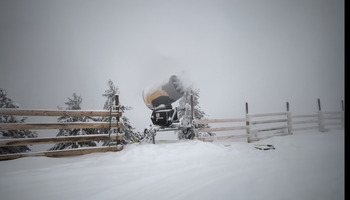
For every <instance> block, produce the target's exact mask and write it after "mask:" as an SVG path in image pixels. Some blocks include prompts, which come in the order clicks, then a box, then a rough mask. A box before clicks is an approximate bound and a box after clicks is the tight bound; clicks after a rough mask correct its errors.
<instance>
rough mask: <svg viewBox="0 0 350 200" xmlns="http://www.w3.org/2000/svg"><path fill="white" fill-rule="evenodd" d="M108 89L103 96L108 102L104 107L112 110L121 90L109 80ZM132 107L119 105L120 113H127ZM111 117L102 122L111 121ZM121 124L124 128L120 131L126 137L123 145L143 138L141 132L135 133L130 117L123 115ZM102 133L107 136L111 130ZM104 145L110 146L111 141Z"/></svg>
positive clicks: (104, 130) (103, 119) (104, 118)
mask: <svg viewBox="0 0 350 200" xmlns="http://www.w3.org/2000/svg"><path fill="white" fill-rule="evenodd" d="M107 85H108V89H107V90H106V91H105V93H104V94H102V96H104V97H106V98H107V99H106V102H105V104H104V106H103V109H104V110H111V106H113V102H114V98H115V95H119V88H118V87H116V86H115V85H114V83H113V81H111V80H109V81H108V83H107ZM131 109H132V107H130V106H124V105H119V111H121V112H123V113H124V112H125V111H126V110H131ZM109 120H110V118H109V117H103V118H102V121H109ZM120 122H122V123H123V127H122V128H121V129H120V132H121V134H123V135H124V137H123V140H122V143H124V144H127V143H129V142H132V141H135V140H137V139H139V138H141V134H140V133H139V132H135V131H134V130H135V128H134V127H133V126H132V125H131V123H130V120H129V118H128V117H126V116H125V115H123V116H122V117H121V119H120ZM101 132H102V133H104V134H107V133H108V132H109V129H102V130H101ZM103 145H109V141H106V142H105V143H104V144H103Z"/></svg>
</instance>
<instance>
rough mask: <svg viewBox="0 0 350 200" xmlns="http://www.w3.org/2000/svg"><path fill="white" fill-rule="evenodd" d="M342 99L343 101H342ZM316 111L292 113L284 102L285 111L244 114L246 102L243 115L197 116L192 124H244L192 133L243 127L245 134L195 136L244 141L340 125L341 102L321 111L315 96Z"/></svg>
mask: <svg viewBox="0 0 350 200" xmlns="http://www.w3.org/2000/svg"><path fill="white" fill-rule="evenodd" d="M342 103H343V102H342ZM318 104H319V111H318V112H317V114H303V115H293V114H292V113H291V112H289V103H288V102H287V104H286V105H287V112H275V113H258V114H248V103H246V116H245V118H235V119H200V120H194V121H193V123H194V124H212V123H233V122H245V126H231V127H215V128H198V129H195V132H196V133H200V132H218V131H236V130H246V134H245V135H242V134H241V135H236V134H235V135H227V136H211V137H197V139H198V140H202V141H213V140H216V139H228V138H247V141H248V142H252V141H258V140H261V139H265V138H269V137H273V136H283V135H290V134H293V132H295V131H301V130H311V129H315V130H319V131H320V132H325V131H327V129H326V126H327V127H328V126H335V127H338V128H344V105H342V107H343V111H339V112H328V111H326V112H325V111H321V105H320V100H318Z"/></svg>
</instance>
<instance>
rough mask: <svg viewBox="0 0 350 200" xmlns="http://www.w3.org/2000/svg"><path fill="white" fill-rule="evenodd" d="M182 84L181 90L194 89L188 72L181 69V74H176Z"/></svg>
mask: <svg viewBox="0 0 350 200" xmlns="http://www.w3.org/2000/svg"><path fill="white" fill-rule="evenodd" d="M176 76H177V78H178V79H179V81H180V82H181V84H182V88H183V91H184V92H186V91H191V90H193V89H194V84H193V81H192V79H191V77H190V75H189V74H188V73H186V72H185V71H181V74H179V75H176Z"/></svg>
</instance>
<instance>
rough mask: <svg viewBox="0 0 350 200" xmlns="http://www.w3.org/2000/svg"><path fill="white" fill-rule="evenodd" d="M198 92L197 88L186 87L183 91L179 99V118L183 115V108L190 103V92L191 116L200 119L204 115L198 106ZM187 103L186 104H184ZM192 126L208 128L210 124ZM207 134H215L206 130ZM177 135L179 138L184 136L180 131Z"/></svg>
mask: <svg viewBox="0 0 350 200" xmlns="http://www.w3.org/2000/svg"><path fill="white" fill-rule="evenodd" d="M199 93H200V90H199V89H193V90H191V89H188V90H186V91H185V92H184V95H183V96H182V97H181V99H180V100H179V108H180V109H179V117H180V118H181V116H183V115H184V109H183V108H185V107H186V106H190V105H191V94H192V95H193V108H194V110H193V118H194V119H202V118H204V117H205V115H206V114H205V112H204V111H203V110H202V109H201V107H200V106H199V101H198V99H199V97H200V96H199ZM186 104H187V105H186ZM186 117H188V118H190V117H191V116H190V115H187V116H186ZM194 127H195V128H196V129H197V128H198V129H199V128H209V127H210V126H209V125H208V124H195V125H194ZM207 134H208V135H209V136H213V135H215V133H211V132H207ZM178 137H179V139H182V138H184V137H183V135H182V132H181V131H180V132H178Z"/></svg>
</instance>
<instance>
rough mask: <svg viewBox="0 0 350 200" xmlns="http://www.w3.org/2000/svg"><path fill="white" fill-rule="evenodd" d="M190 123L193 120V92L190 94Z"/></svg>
mask: <svg viewBox="0 0 350 200" xmlns="http://www.w3.org/2000/svg"><path fill="white" fill-rule="evenodd" d="M190 100H191V123H192V122H193V120H194V105H193V94H191V99H190Z"/></svg>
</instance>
